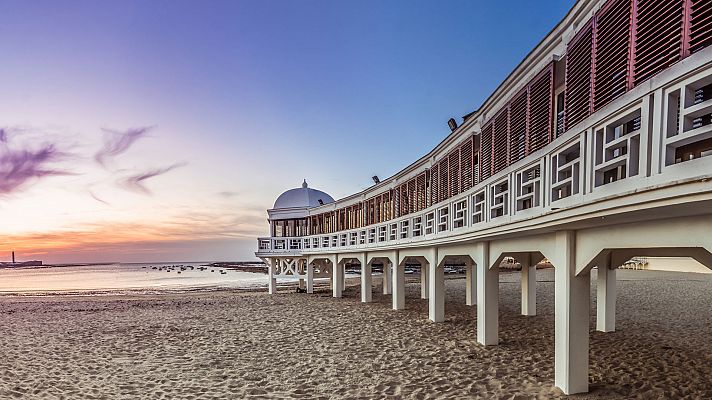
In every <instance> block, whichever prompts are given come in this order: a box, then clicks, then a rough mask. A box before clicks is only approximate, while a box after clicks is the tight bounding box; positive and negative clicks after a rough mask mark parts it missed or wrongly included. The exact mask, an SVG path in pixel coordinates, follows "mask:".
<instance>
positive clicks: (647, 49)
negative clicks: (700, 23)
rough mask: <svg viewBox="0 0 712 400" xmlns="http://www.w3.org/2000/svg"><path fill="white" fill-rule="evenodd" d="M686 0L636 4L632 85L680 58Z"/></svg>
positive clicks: (648, 1)
mask: <svg viewBox="0 0 712 400" xmlns="http://www.w3.org/2000/svg"><path fill="white" fill-rule="evenodd" d="M684 1H685V0H637V2H638V3H637V17H636V37H635V40H636V43H635V63H634V64H635V70H634V79H633V81H634V83H635V85H639V84H640V83H641V82H643V81H645V80H647V79H649V78H650V77H652V76H653V75H655V74H657V73H658V72H660V71H662V70H664V69H666V68H668V67H669V66H670V65H672V64H674V63H676V62H677V61H679V60H680V59H681V58H682V36H683V22H684V19H683V16H684V14H683V11H684Z"/></svg>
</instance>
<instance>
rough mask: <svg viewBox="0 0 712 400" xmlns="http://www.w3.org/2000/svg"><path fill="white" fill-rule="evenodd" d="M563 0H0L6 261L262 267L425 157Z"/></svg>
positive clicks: (557, 15) (547, 26)
mask: <svg viewBox="0 0 712 400" xmlns="http://www.w3.org/2000/svg"><path fill="white" fill-rule="evenodd" d="M572 4H573V0H551V1H530V0H519V1H516V0H515V1H507V2H489V1H488V2H484V1H437V2H436V1H432V2H425V1H353V2H346V1H314V0H300V1H257V0H255V1H223V2H221V1H210V2H202V1H149V2H146V1H31V2H27V1H0V49H2V67H1V68H0V71H2V73H0V88H2V89H1V92H0V93H2V95H0V238H2V240H0V261H3V260H7V259H9V257H10V251H12V250H15V251H16V252H17V253H18V258H19V259H21V260H27V259H42V260H44V261H45V262H46V263H63V262H99V261H123V262H140V261H146V262H152V261H210V260H251V259H254V254H253V252H254V250H255V247H256V240H255V238H256V237H257V236H259V235H264V234H267V232H268V229H267V223H266V218H267V215H266V212H265V210H266V209H267V208H271V206H272V205H273V203H274V200H275V199H276V197H277V196H278V195H279V194H280V193H281V192H283V191H284V190H287V189H289V188H293V187H297V186H299V185H300V184H301V182H302V179H304V178H306V179H307V181H308V182H309V184H310V185H311V186H312V187H315V188H317V189H320V190H324V191H325V192H327V193H329V194H331V195H332V196H334V197H335V198H339V197H343V196H346V195H349V194H351V193H353V192H356V191H359V190H362V189H364V188H366V187H368V186H369V185H370V184H371V179H370V177H371V176H372V175H374V174H378V175H379V176H381V177H384V178H385V177H387V176H390V175H392V174H393V173H395V172H397V171H398V170H400V169H401V168H403V167H404V166H406V165H408V164H410V163H411V162H412V161H414V160H415V159H417V158H418V157H420V156H421V155H422V154H424V153H426V152H427V151H429V150H430V149H431V148H432V147H433V146H434V145H435V144H437V143H438V142H439V141H440V140H442V139H443V138H444V137H445V136H446V135H447V133H448V132H449V130H448V128H447V124H446V122H447V119H448V118H450V117H456V118H458V119H459V118H460V117H461V116H462V115H464V114H466V113H468V112H470V111H472V110H474V109H475V108H477V107H478V106H479V105H480V103H481V102H482V101H483V100H484V99H485V98H486V97H487V96H488V95H489V94H490V93H491V92H492V91H493V90H494V89H495V88H496V87H497V85H498V84H499V83H500V82H501V81H502V80H503V79H504V78H505V77H506V76H507V75H508V74H509V73H510V72H511V70H512V69H513V68H514V67H515V66H516V65H517V64H518V63H519V62H520V61H521V60H522V58H523V57H524V56H525V55H526V54H527V53H528V52H529V51H530V50H531V49H532V48H533V47H534V46H535V45H536V44H537V43H538V42H539V41H540V40H541V39H542V38H543V37H544V36H545V35H546V34H547V33H548V32H549V31H550V30H551V29H552V28H553V27H554V25H555V24H556V23H557V22H558V21H559V20H560V19H561V18H562V17H563V16H564V15H565V14H566V12H567V11H568V10H569V8H570V7H571V6H572Z"/></svg>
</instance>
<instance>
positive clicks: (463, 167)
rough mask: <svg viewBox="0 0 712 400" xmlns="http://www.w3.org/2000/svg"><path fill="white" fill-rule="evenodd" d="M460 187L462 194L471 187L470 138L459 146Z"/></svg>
mask: <svg viewBox="0 0 712 400" xmlns="http://www.w3.org/2000/svg"><path fill="white" fill-rule="evenodd" d="M460 185H461V188H460V189H461V190H462V191H463V192H465V191H467V190H469V189H470V188H471V187H472V186H473V183H472V137H470V138H469V139H467V140H466V141H465V143H464V144H462V146H460Z"/></svg>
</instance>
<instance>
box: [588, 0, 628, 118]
mask: <svg viewBox="0 0 712 400" xmlns="http://www.w3.org/2000/svg"><path fill="white" fill-rule="evenodd" d="M631 8H632V3H631V0H610V1H609V2H608V3H606V5H605V6H604V7H603V8H602V9H601V11H600V12H599V13H597V14H596V17H595V18H596V48H595V60H596V61H595V63H594V65H595V66H594V71H593V111H597V110H599V109H600V108H601V107H603V106H605V105H606V104H608V103H610V102H611V101H613V100H614V99H616V98H617V97H619V96H621V95H622V94H624V93H625V92H626V89H627V81H628V78H627V74H628V55H629V46H630V28H631Z"/></svg>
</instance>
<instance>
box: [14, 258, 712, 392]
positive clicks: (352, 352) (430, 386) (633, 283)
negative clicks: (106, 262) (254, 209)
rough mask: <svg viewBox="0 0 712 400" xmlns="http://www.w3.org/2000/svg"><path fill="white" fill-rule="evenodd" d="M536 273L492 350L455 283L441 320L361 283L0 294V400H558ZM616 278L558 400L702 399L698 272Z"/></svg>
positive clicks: (710, 326) (546, 296) (707, 351)
mask: <svg viewBox="0 0 712 400" xmlns="http://www.w3.org/2000/svg"><path fill="white" fill-rule="evenodd" d="M537 275H538V276H537V279H538V282H537V292H538V311H539V315H538V316H536V317H523V316H520V315H519V307H520V300H519V299H520V297H519V274H518V273H506V274H505V273H503V274H502V275H501V277H500V281H501V284H500V341H501V344H500V345H499V346H495V347H486V348H485V347H482V346H480V345H479V344H477V342H476V340H475V326H476V319H475V309H474V307H467V306H465V305H464V304H463V303H464V297H465V294H464V291H465V290H464V280H463V279H452V280H447V281H446V292H447V302H446V321H445V322H444V323H440V324H434V323H431V322H428V320H427V301H426V300H420V299H419V294H420V288H419V286H418V284H417V283H410V284H408V285H407V291H406V308H407V309H406V310H404V311H399V312H396V311H393V310H391V302H390V296H384V295H382V294H380V293H378V292H377V289H376V288H374V303H372V304H368V305H366V304H361V303H360V302H359V299H360V295H359V288H358V286H350V287H348V288H347V289H346V290H345V292H344V298H341V299H334V298H331V297H330V293H329V292H327V291H326V289H323V288H322V289H321V292H320V293H317V294H314V295H306V294H296V293H293V292H291V290H290V291H289V292H287V289H283V292H282V293H280V294H278V295H276V296H269V295H267V294H266V293H241V292H234V291H221V292H210V293H186V294H165V295H145V296H105V297H68V296H50V297H42V298H18V297H2V298H0V349H1V350H0V352H1V353H0V354H1V355H2V357H0V398H2V399H6V398H24V399H222V398H231V399H240V398H250V397H252V398H323V399H327V398H416V399H421V398H423V399H425V398H506V399H525V398H542V399H545V398H558V397H564V396H563V395H562V393H561V392H560V391H559V390H558V389H556V388H555V387H554V386H553V367H554V361H553V349H554V338H553V329H554V319H553V311H554V310H553V290H554V286H553V285H554V284H553V271H551V270H540V271H538V274H537ZM618 278H619V282H618V288H619V298H618V320H617V323H618V325H617V328H618V330H617V331H616V332H613V333H599V332H595V331H592V334H591V345H590V354H591V370H590V378H589V379H590V382H591V385H590V387H591V392H590V393H589V394H587V395H583V396H573V398H596V399H608V398H641V399H648V398H678V397H688V398H712V307H710V305H712V301H711V300H712V276H710V275H699V274H685V273H665V272H641V271H622V270H621V271H619V273H618ZM352 283H357V281H355V280H354V281H352ZM592 285H595V280H593V283H592ZM592 289H593V288H592ZM591 294H592V308H591V328H592V329H593V328H595V303H594V301H593V295H594V294H595V291H594V290H592V291H591Z"/></svg>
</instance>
